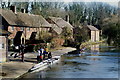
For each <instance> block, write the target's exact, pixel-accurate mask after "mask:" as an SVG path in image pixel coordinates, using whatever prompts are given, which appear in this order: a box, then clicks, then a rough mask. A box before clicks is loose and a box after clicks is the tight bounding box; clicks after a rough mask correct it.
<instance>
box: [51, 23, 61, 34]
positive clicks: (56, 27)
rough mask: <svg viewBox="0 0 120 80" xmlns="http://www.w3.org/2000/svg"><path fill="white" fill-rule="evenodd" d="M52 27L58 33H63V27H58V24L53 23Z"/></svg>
mask: <svg viewBox="0 0 120 80" xmlns="http://www.w3.org/2000/svg"><path fill="white" fill-rule="evenodd" d="M51 26H52V29H53V30H54V31H55V32H56V33H57V34H61V33H62V28H60V27H58V26H57V25H56V24H51Z"/></svg>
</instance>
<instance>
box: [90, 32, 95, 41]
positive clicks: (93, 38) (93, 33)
mask: <svg viewBox="0 0 120 80" xmlns="http://www.w3.org/2000/svg"><path fill="white" fill-rule="evenodd" d="M95 37H96V35H95V31H91V41H93V42H95Z"/></svg>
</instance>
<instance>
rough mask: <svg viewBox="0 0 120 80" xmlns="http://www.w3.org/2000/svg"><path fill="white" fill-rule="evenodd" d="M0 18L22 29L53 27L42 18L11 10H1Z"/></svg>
mask: <svg viewBox="0 0 120 80" xmlns="http://www.w3.org/2000/svg"><path fill="white" fill-rule="evenodd" d="M0 16H1V17H3V18H4V19H5V20H6V21H7V22H8V24H9V25H14V26H21V27H51V25H50V24H49V23H48V22H47V21H46V20H45V19H44V18H43V17H42V16H41V15H33V14H28V13H21V12H17V14H15V13H13V12H12V11H11V10H3V9H0Z"/></svg>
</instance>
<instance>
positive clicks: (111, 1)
mask: <svg viewBox="0 0 120 80" xmlns="http://www.w3.org/2000/svg"><path fill="white" fill-rule="evenodd" d="M2 1H5V2H6V1H8V0H2ZM9 1H13V2H27V1H38V2H66V3H68V2H106V3H108V4H110V5H112V6H118V2H119V1H120V0H9Z"/></svg>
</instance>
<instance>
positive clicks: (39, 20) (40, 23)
mask: <svg viewBox="0 0 120 80" xmlns="http://www.w3.org/2000/svg"><path fill="white" fill-rule="evenodd" d="M30 17H31V18H32V20H33V26H34V27H51V25H50V24H49V23H48V22H47V21H46V20H45V19H44V18H43V17H42V16H41V15H30Z"/></svg>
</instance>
